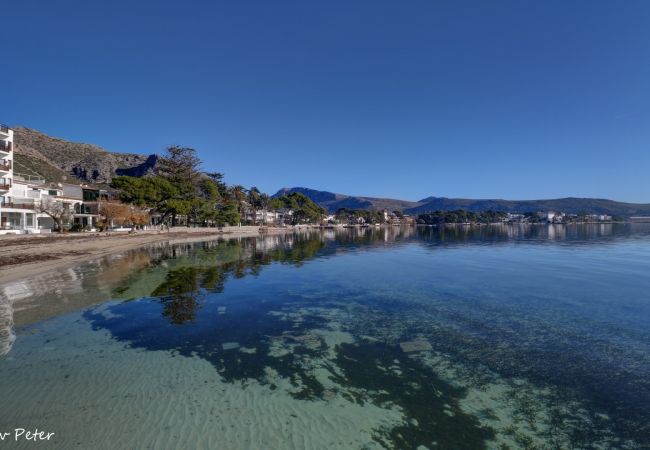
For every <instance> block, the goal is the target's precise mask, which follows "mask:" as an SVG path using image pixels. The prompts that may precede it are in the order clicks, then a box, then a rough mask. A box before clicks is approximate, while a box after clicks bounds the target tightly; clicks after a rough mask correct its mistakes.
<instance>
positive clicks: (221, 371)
mask: <svg viewBox="0 0 650 450" xmlns="http://www.w3.org/2000/svg"><path fill="white" fill-rule="evenodd" d="M649 256H650V227H647V226H643V225H620V224H607V225H576V226H555V225H551V226H485V227H463V226H460V227H459V226H450V227H442V228H436V227H429V228H424V227H422V228H407V227H404V228H400V227H390V228H365V229H354V230H324V231H321V232H309V233H302V234H295V235H279V236H266V237H261V238H256V239H234V240H229V241H210V242H203V243H198V244H181V245H168V244H159V245H154V246H150V247H147V248H145V249H141V250H137V251H132V252H128V253H124V254H121V255H116V256H112V257H109V258H105V259H102V260H98V261H95V262H93V263H89V264H85V265H83V266H79V267H77V268H74V269H70V270H66V271H62V272H58V273H53V274H49V275H44V276H42V277H40V278H37V279H34V280H31V281H29V282H22V283H14V284H12V285H9V286H3V288H2V297H1V299H2V308H3V309H0V311H1V312H2V313H1V314H0V317H1V318H2V319H1V320H3V321H2V322H0V323H1V324H2V329H3V330H7V331H6V332H4V334H0V337H1V339H0V343H2V342H6V343H8V344H2V345H3V346H4V347H3V348H5V349H6V351H5V353H6V352H8V350H9V349H10V348H11V342H12V341H13V332H12V331H11V330H12V322H13V321H15V322H16V324H17V326H18V329H17V334H18V340H17V341H16V343H15V344H14V348H13V350H11V352H9V353H8V355H7V357H5V359H4V360H0V376H3V375H5V374H9V373H11V374H12V376H11V377H7V378H5V380H15V379H16V377H18V378H20V379H24V380H28V381H25V382H24V383H22V384H17V383H15V382H12V381H5V382H3V383H2V384H0V396H1V397H2V398H4V399H7V401H9V402H10V404H12V405H13V408H12V411H13V412H12V413H11V414H9V415H7V416H6V417H3V418H2V419H0V429H2V427H4V426H5V425H6V426H7V427H9V426H18V425H17V424H16V421H19V420H21V418H25V417H32V418H33V417H34V414H35V413H34V412H33V410H32V408H33V407H34V403H35V402H37V401H38V397H35V395H37V394H35V393H38V392H42V389H46V386H48V389H50V390H48V391H47V396H48V398H49V399H50V400H51V404H52V405H53V404H56V407H54V406H52V407H49V406H48V405H49V404H50V403H49V402H41V403H39V405H40V404H42V406H39V408H42V411H41V412H40V413H39V415H37V416H36V417H41V419H42V421H45V422H46V423H49V424H52V426H54V425H56V426H59V427H61V428H62V429H63V430H66V431H67V434H66V433H62V434H63V435H62V436H61V437H60V439H61V441H60V445H61V447H65V446H66V445H67V444H70V443H74V442H76V441H75V440H76V439H77V438H78V436H76V434H78V433H76V430H78V427H79V426H81V425H75V424H74V423H73V424H71V422H70V420H67V421H65V422H60V421H58V420H57V417H59V416H61V414H60V412H61V411H64V416H66V417H69V416H70V415H74V414H75V413H74V408H75V406H74V403H70V405H69V407H68V406H66V405H67V404H68V402H69V400H68V397H69V396H72V397H74V398H75V399H77V400H80V401H82V400H84V399H87V402H88V404H89V405H91V404H92V405H93V406H89V408H90V409H91V410H92V411H93V412H94V414H95V415H96V416H97V417H102V418H103V422H102V423H98V424H96V425H95V426H96V427H102V428H101V430H105V429H127V428H128V427H132V426H134V424H139V425H140V426H153V425H154V424H157V423H158V422H156V420H158V419H155V417H153V416H152V414H154V413H155V412H154V411H152V408H153V406H152V404H156V405H157V406H156V409H162V410H164V411H165V417H167V419H169V423H170V424H171V425H170V426H171V427H172V428H170V429H169V430H168V432H162V433H163V434H162V437H160V439H162V441H161V442H162V443H163V445H162V447H165V446H167V447H174V446H178V445H181V444H183V445H194V446H196V444H197V442H199V441H198V440H199V439H210V438H211V437H214V436H215V435H216V434H218V435H219V439H221V441H220V444H219V445H221V446H223V447H224V448H256V447H257V448H259V446H260V445H263V446H265V447H266V446H269V445H271V444H269V443H275V444H274V445H271V447H270V448H332V447H339V448H399V449H402V448H430V449H431V448H450V449H459V448H468V449H475V448H484V447H488V448H640V447H642V446H644V445H650V428H649V425H648V424H649V423H650V420H649V419H650V325H649V324H648V321H647V317H648V315H649V314H650V302H649V301H648V297H647V292H648V290H650V280H649V279H648V277H647V273H649V272H650V258H648V257H649ZM52 286H56V288H55V290H54V292H53V291H52ZM107 300H112V301H107ZM93 305H98V306H93ZM5 311H6V313H5ZM80 311H81V312H80ZM64 313H67V314H66V315H63V316H61V317H60V318H53V319H50V320H47V321H42V320H43V319H45V318H47V317H53V316H58V315H61V314H64ZM81 336H83V338H81ZM47 348H52V349H54V350H55V353H47V352H45V350H44V349H47ZM105 352H113V353H112V356H111V360H114V361H120V363H119V364H118V362H115V367H114V368H113V366H106V365H105V364H104V362H105ZM145 355H148V356H147V357H145ZM179 356H180V357H181V358H178V357H179ZM199 362H204V363H207V365H208V366H207V367H205V366H201V365H200V364H199ZM99 367H102V368H103V369H99ZM161 367H166V369H165V371H166V373H167V372H168V373H176V372H175V371H178V373H179V374H181V375H179V376H180V377H181V378H183V379H187V380H189V379H195V380H197V381H196V383H197V384H196V385H191V386H190V384H187V385H185V384H183V385H179V387H178V390H177V391H174V390H173V389H172V390H169V391H167V390H165V386H167V387H169V382H168V381H166V380H165V379H164V377H163V378H162V379H161V380H160V381H156V380H152V378H151V374H157V373H161V372H160V371H161V370H162V369H160V368H161ZM54 368H60V369H56V370H60V371H61V379H60V380H59V379H57V378H56V375H55V374H56V373H57V372H56V370H54ZM210 368H211V369H210ZM210 370H212V372H211V371H210ZM41 373H43V374H47V375H40V374H41ZM75 376H78V377H79V380H78V381H69V380H74V378H75ZM104 376H112V377H123V376H127V377H128V378H127V379H125V383H127V384H128V389H130V391H129V392H128V393H125V394H122V393H121V392H122V390H123V389H125V387H123V386H121V385H119V383H117V382H115V383H113V382H111V383H109V384H108V386H109V387H107V388H106V392H102V395H104V394H105V396H106V397H102V398H101V400H97V399H96V398H93V397H94V396H95V395H96V392H95V390H96V389H95V390H93V388H92V385H89V383H88V381H89V380H97V382H98V383H99V382H100V381H99V380H100V379H101V378H102V377H104ZM53 377H54V378H53ZM57 380H58V381H57ZM53 382H54V385H53V384H52V383H53ZM41 386H42V389H41V390H39V387H41ZM52 386H54V387H52ZM182 386H185V387H184V388H183V387H182ZM22 388H24V389H22ZM148 389H153V390H154V392H157V394H154V399H152V400H151V402H152V404H147V403H144V404H141V403H139V402H138V400H137V399H138V398H141V397H142V398H145V397H146V398H150V396H145V395H144V392H146V391H147V390H148ZM206 389H207V391H206ZM147 392H148V391H147ZM42 395H45V394H42ZM21 396H22V397H21ZM143 396H144V397H143ZM224 399H227V401H225V400H224ZM184 402H190V403H188V405H190V404H191V405H192V406H188V405H185V406H183V407H181V405H182V404H184ZM107 409H110V411H111V414H109V413H108V412H107ZM113 411H115V416H113V415H112V414H113V413H112V412H113ZM187 411H190V412H191V411H194V412H192V413H191V414H190V416H187V414H188V413H187ZM344 411H348V413H346V412H344ZM351 411H354V413H350V412H351ZM346 414H351V415H349V416H348V415H346ZM198 416H200V417H201V419H199V418H198ZM206 418H211V419H210V420H213V419H214V422H211V421H210V420H208V419H206ZM251 418H254V419H251ZM80 420H81V419H80ZM206 420H207V421H206ZM231 420H232V421H233V422H232V424H230V421H231ZM166 423H167V422H166ZM215 424H219V426H222V427H226V428H222V429H220V431H219V432H218V433H217V432H216V428H215V427H216V426H217V425H215ZM280 424H282V425H281V426H280ZM226 425H227V426H226ZM87 426H90V425H87ZM282 427H289V428H286V429H284V431H282ZM98 429H99V428H98ZM179 430H180V431H179ZM272 430H278V431H277V432H275V431H272ZM181 431H182V432H181ZM98 433H99V432H98ZM127 434H128V433H127ZM97 436H99V437H97ZM101 436H102V434H101V433H99V434H97V435H96V437H95V438H96V439H98V440H97V441H93V442H92V445H93V446H94V447H100V448H101V447H106V448H109V447H110V445H109V444H110V443H111V442H112V441H110V440H108V439H104V438H101ZM242 436H246V437H245V438H244V437H242ZM297 436H300V439H302V440H295V438H296V437H297ZM158 438H159V437H156V438H155V439H158ZM123 439H125V440H124V441H123V442H122V444H123V445H126V446H130V447H142V446H143V445H144V444H145V443H151V441H146V440H141V441H138V438H137V436H130V437H128V436H124V437H123ZM128 439H131V440H128ZM141 439H144V437H142V438H141ZM152 439H153V438H152ZM255 442H258V444H257V445H256V444H255ZM261 442H264V443H265V444H261ZM86 443H87V444H88V442H86ZM113 444H115V442H113ZM199 446H200V445H199Z"/></svg>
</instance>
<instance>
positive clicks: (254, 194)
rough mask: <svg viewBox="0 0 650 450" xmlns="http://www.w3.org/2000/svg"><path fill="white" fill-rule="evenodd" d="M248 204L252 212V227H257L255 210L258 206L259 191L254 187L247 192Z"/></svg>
mask: <svg viewBox="0 0 650 450" xmlns="http://www.w3.org/2000/svg"><path fill="white" fill-rule="evenodd" d="M248 203H249V204H250V206H251V209H252V210H253V225H257V208H258V207H259V206H260V190H259V189H257V188H256V187H255V186H253V187H251V188H250V190H249V191H248Z"/></svg>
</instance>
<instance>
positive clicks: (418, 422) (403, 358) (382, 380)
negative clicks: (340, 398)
mask: <svg viewBox="0 0 650 450" xmlns="http://www.w3.org/2000/svg"><path fill="white" fill-rule="evenodd" d="M336 364H337V365H338V366H339V368H341V369H342V371H343V373H344V374H345V376H344V377H340V376H339V377H337V378H336V381H337V382H339V383H340V384H341V385H343V386H347V387H349V388H352V389H351V391H352V392H355V394H353V395H354V399H355V401H356V402H358V403H360V404H362V405H363V404H364V403H365V402H372V403H374V404H376V405H377V406H380V407H390V406H391V405H395V406H398V407H399V408H401V410H402V411H403V413H404V416H405V417H406V422H405V423H404V424H403V425H398V426H396V427H393V428H391V429H389V430H379V431H378V432H377V433H376V434H375V437H374V439H375V440H376V441H377V442H379V443H380V444H382V445H383V446H384V447H388V448H398V449H415V448H417V447H418V446H425V447H427V448H445V449H468V450H469V449H482V448H486V444H485V442H486V440H489V439H492V438H493V437H494V432H493V431H492V430H491V429H489V428H487V427H482V426H481V425H480V423H479V421H478V419H477V418H476V417H474V416H472V415H469V414H466V413H464V412H463V411H462V410H461V408H460V406H459V405H458V400H459V399H461V398H463V397H464V396H465V390H464V389H462V388H458V387H454V386H452V385H450V384H449V383H447V382H445V381H443V380H442V379H440V378H439V377H437V376H436V375H435V373H433V372H432V371H431V369H428V368H426V367H424V366H423V365H422V364H421V363H420V362H418V361H417V360H415V359H414V358H412V357H410V356H408V355H407V354H406V353H404V352H403V351H402V350H401V349H400V348H399V347H397V346H394V345H388V344H385V343H382V342H367V341H362V342H361V343H359V344H341V345H339V346H338V347H337V357H336Z"/></svg>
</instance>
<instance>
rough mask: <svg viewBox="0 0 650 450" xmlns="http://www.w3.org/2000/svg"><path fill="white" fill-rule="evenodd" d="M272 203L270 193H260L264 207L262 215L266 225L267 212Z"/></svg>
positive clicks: (261, 204)
mask: <svg viewBox="0 0 650 450" xmlns="http://www.w3.org/2000/svg"><path fill="white" fill-rule="evenodd" d="M270 205H271V197H269V196H268V194H260V207H261V208H262V211H264V215H263V216H262V217H263V219H262V221H263V223H264V225H266V213H267V211H268V210H269V206H270Z"/></svg>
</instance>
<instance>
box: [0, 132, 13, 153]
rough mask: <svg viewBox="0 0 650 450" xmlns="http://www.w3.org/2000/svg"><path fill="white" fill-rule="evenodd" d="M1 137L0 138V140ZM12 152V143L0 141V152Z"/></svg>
mask: <svg viewBox="0 0 650 450" xmlns="http://www.w3.org/2000/svg"><path fill="white" fill-rule="evenodd" d="M1 137H2V136H0V138H1ZM11 150H13V143H12V142H9V141H0V152H2V153H11Z"/></svg>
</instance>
